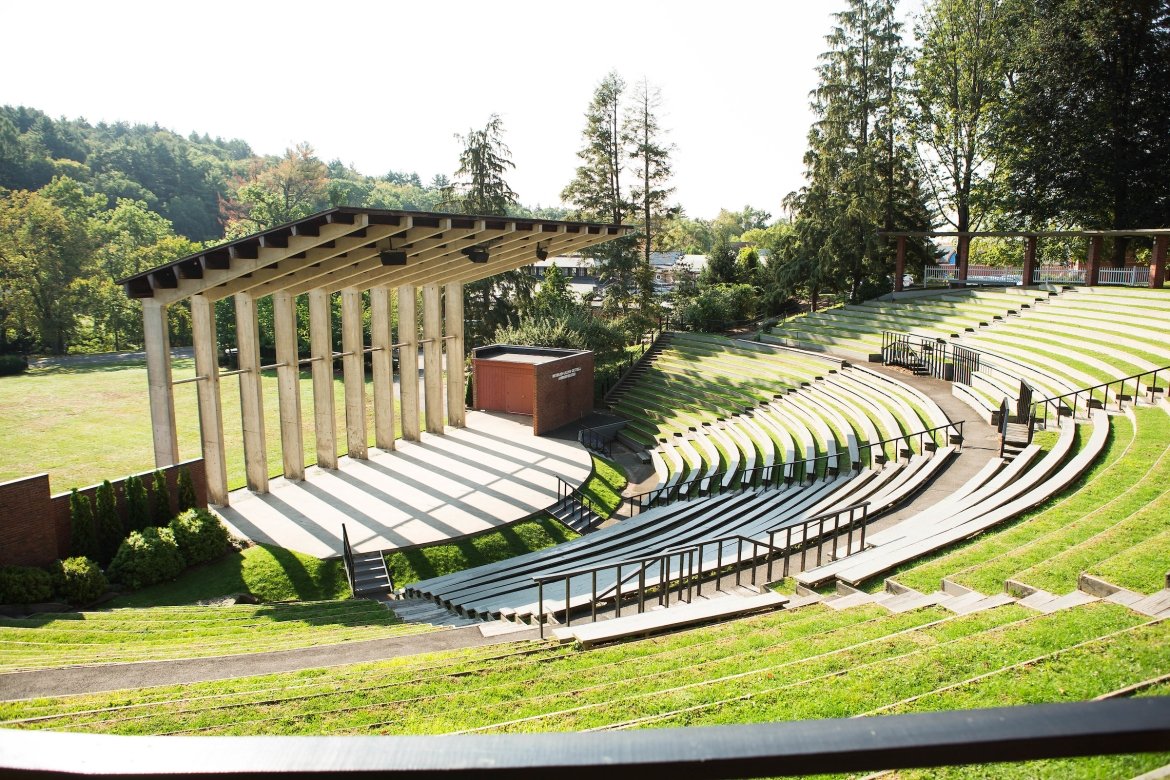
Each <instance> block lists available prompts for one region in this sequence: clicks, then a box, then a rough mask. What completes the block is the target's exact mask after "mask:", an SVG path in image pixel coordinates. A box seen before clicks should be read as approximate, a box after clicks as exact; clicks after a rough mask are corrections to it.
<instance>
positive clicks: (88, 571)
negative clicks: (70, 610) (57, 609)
mask: <svg viewBox="0 0 1170 780" xmlns="http://www.w3.org/2000/svg"><path fill="white" fill-rule="evenodd" d="M107 584H108V583H107V581H106V575H105V574H103V573H102V567H101V566H99V565H98V562H97V561H95V560H93V559H92V558H82V557H75V558H66V559H65V560H64V561H57V564H56V566H55V568H54V571H53V589H54V590H55V591H56V592H57V595H58V596H60V597H61V598H63V599H64V600H65V601H68V602H69V603H70V604H90V603H92V602H94V601H96V600H97V599H98V597H99V596H101V595H102V594H103V593H105V592H106V585H107Z"/></svg>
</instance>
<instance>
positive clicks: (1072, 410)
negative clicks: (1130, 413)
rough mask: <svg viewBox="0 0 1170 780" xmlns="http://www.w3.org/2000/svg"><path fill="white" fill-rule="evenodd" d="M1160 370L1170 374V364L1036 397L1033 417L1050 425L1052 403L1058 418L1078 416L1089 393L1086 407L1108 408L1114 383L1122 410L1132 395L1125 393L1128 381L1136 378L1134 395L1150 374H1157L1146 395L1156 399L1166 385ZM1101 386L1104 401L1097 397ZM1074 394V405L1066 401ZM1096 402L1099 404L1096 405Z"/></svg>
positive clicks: (1138, 391) (1152, 375)
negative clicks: (1049, 395)
mask: <svg viewBox="0 0 1170 780" xmlns="http://www.w3.org/2000/svg"><path fill="white" fill-rule="evenodd" d="M1159 374H1161V375H1162V376H1163V379H1165V378H1166V376H1167V375H1168V374H1170V366H1163V367H1162V368H1155V369H1153V370H1151V371H1143V372H1142V373H1140V374H1134V375H1132V376H1127V377H1122V378H1121V379H1114V380H1111V381H1109V382H1102V383H1101V384H1099V385H1093V386H1092V387H1083V388H1081V389H1079V390H1073V391H1072V392H1069V393H1064V394H1063V395H1054V396H1052V397H1050V398H1042V399H1041V400H1039V401H1035V402H1034V403H1033V404H1032V417H1034V418H1036V419H1037V420H1038V421H1039V422H1040V423H1041V424H1042V425H1043V427H1044V428H1048V407H1049V406H1051V407H1052V408H1053V409H1054V410H1055V416H1056V417H1058V418H1059V417H1061V416H1072V417H1076V416H1077V407H1078V405H1079V404H1080V402H1081V397H1082V396H1085V395H1087V396H1088V398H1086V399H1085V408H1086V409H1093V408H1102V409H1103V408H1105V406H1106V405H1107V404H1108V402H1109V388H1111V387H1113V386H1114V385H1117V386H1118V390H1117V391H1115V392H1114V393H1113V396H1114V398H1115V399H1116V400H1117V409H1118V410H1119V411H1120V410H1121V409H1123V408H1124V404H1125V401H1126V400H1127V399H1128V398H1129V396H1127V395H1126V394H1125V385H1126V383H1128V382H1133V392H1134V396H1136V395H1138V394H1139V393H1141V392H1142V381H1141V380H1142V379H1144V378H1146V377H1153V381H1152V382H1150V383H1149V384H1147V385H1146V391H1145V392H1146V396H1147V400H1150V401H1153V398H1154V395H1155V394H1157V393H1164V392H1165V388H1164V387H1158V375H1159ZM1098 390H1100V391H1101V400H1100V401H1097V399H1096V397H1095V396H1096V393H1097V391H1098ZM1070 398H1071V399H1072V406H1071V407H1070V406H1069V405H1068V404H1067V403H1064V402H1065V401H1067V400H1068V399H1070ZM1095 404H1096V405H1097V406H1095ZM1038 409H1042V410H1043V416H1040V415H1038V414H1037V410H1038Z"/></svg>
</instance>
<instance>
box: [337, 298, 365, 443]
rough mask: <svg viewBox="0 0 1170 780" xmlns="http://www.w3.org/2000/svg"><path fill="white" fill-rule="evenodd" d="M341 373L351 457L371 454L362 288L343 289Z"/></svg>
mask: <svg viewBox="0 0 1170 780" xmlns="http://www.w3.org/2000/svg"><path fill="white" fill-rule="evenodd" d="M341 355H342V357H341V374H342V378H343V382H344V384H345V440H346V446H347V449H348V451H349V457H351V458H358V459H359V460H365V459H366V458H368V457H369V451H368V447H369V445H368V443H367V440H366V368H365V361H366V353H365V339H364V338H363V336H362V291H361V290H357V289H354V288H349V289H347V290H342V291H341Z"/></svg>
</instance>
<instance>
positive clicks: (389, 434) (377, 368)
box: [370, 287, 394, 450]
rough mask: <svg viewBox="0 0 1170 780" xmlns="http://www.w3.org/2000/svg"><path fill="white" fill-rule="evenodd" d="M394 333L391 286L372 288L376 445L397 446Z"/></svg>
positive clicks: (371, 323) (371, 337)
mask: <svg viewBox="0 0 1170 780" xmlns="http://www.w3.org/2000/svg"><path fill="white" fill-rule="evenodd" d="M390 336H391V334H390V289H389V288H387V287H374V288H373V289H371V290H370V346H371V347H373V348H374V352H373V355H372V358H373V363H374V446H376V447H379V448H380V449H383V450H392V449H394V350H392V349H391V348H390V345H391V344H393V343H394V341H393V339H391V337H390Z"/></svg>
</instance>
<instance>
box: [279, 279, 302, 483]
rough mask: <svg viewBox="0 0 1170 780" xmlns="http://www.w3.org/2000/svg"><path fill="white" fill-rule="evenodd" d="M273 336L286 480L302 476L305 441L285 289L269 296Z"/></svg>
mask: <svg viewBox="0 0 1170 780" xmlns="http://www.w3.org/2000/svg"><path fill="white" fill-rule="evenodd" d="M272 320H273V329H274V331H275V338H276V363H277V366H276V390H277V395H278V398H279V399H280V452H281V456H282V458H283V461H284V476H285V477H286V478H287V479H304V478H305V441H304V435H303V434H302V433H301V371H300V366H298V365H297V361H298V360H300V356H299V355H298V354H297V301H296V298H294V297H293V296H292V295H289V294H288V293H286V292H278V293H276V294H274V295H273V296H272Z"/></svg>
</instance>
